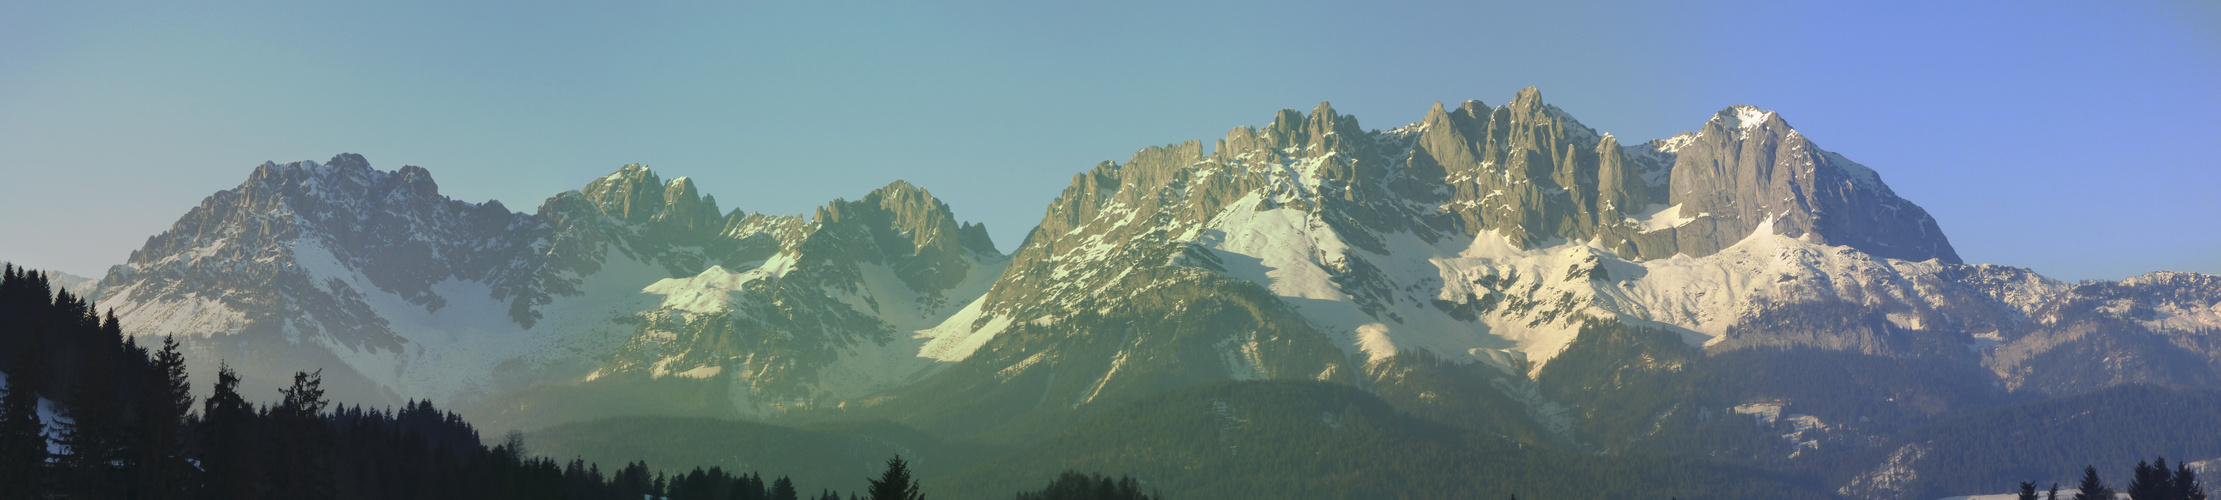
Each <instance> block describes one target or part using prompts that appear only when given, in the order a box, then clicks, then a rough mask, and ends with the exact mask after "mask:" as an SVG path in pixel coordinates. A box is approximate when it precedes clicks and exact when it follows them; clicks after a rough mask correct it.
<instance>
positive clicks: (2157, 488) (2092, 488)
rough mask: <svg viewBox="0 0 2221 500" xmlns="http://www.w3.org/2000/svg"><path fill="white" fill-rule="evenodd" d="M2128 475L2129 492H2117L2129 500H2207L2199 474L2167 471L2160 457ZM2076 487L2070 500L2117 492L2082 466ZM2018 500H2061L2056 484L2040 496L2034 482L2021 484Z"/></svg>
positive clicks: (2107, 499) (2109, 497) (2101, 499)
mask: <svg viewBox="0 0 2221 500" xmlns="http://www.w3.org/2000/svg"><path fill="white" fill-rule="evenodd" d="M2130 476H2131V478H2130V479H2129V483H2128V490H2127V491H2118V493H2127V494H2128V496H2129V498H2134V499H2136V500H2206V486H2205V483H2204V482H2203V481H2199V480H2198V472H2197V471H2195V470H2191V468H2190V464H2176V465H2175V468H2174V469H2173V470H2168V468H2167V457H2159V458H2157V459H2154V460H2152V461H2149V462H2146V461H2138V462H2136V470H2135V471H2133V472H2130ZM2075 488H2076V492H2075V494H2074V495H2072V496H2070V497H2069V498H2071V499H2072V500H2113V498H2114V494H2115V493H2116V492H2117V491H2116V490H2114V489H2113V486H2112V485H2108V484H2105V479H2104V478H2101V477H2098V468H2097V467H2096V466H2084V467H2083V468H2082V482H2081V484H2078V485H2076V486H2075ZM2017 497H2018V498H2019V500H2038V499H2042V500H2060V499H2059V484H2058V483H2053V484H2052V485H2051V488H2049V489H2046V490H2044V491H2043V492H2041V493H2039V492H2037V491H2036V483H2035V482H2033V481H2021V483H2020V493H2019V495H2018V496H2017Z"/></svg>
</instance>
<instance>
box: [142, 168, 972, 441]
mask: <svg viewBox="0 0 2221 500" xmlns="http://www.w3.org/2000/svg"><path fill="white" fill-rule="evenodd" d="M1002 260H1003V258H1002V256H1001V255H999V254H998V253H996V252H995V251H994V248H993V245H992V243H991V242H989V241H987V240H986V234H985V230H984V228H982V227H980V226H977V225H966V224H959V223H957V222H956V221H955V220H954V218H953V217H952V216H951V215H950V214H949V211H948V207H947V205H946V204H943V203H940V202H939V201H938V200H935V199H934V198H932V196H931V195H930V194H928V193H926V192H925V191H924V190H922V189H918V188H916V187H913V186H909V185H908V184H904V183H899V182H898V183H896V184H894V185H890V186H888V187H887V188H884V189H881V190H879V191H877V192H874V193H872V194H871V195H870V196H867V197H866V198H865V199H864V200H861V201H857V202H847V201H836V202H835V203H833V204H831V205H828V206H827V207H825V208H824V209H821V210H820V211H819V214H818V215H817V217H815V218H814V219H802V218H797V217H784V216H770V215H762V214H752V213H745V212H740V211H733V212H729V213H727V212H720V211H719V209H718V206H717V201H716V200H715V199H714V198H712V197H708V196H703V195H701V194H699V193H698V192H697V191H696V189H695V187H694V185H693V183H692V182H691V181H689V180H687V179H686V178H678V179H673V180H670V181H668V182H666V181H664V180H662V179H661V178H659V177H658V176H657V175H656V174H655V173H653V172H651V171H649V170H648V169H646V168H644V167H640V166H637V165H634V166H626V167H625V168H622V169H620V170H618V171H617V172H615V173H612V174H610V175H608V176H605V177H602V178H599V179H596V180H594V181H593V182H591V183H588V184H587V185H586V186H585V187H584V188H582V189H580V190H578V191H569V192H564V193H561V194H558V195H556V196H554V197H551V198H549V199H548V200H547V201H546V202H545V203H543V204H542V205H541V206H540V208H539V210H537V211H536V212H535V213H530V214H526V213H516V212H511V211H509V210H508V209H506V208H505V207H503V206H502V205H501V204H500V203H499V202H488V203H485V204H472V203H467V202H462V201H457V200H452V199H448V198H446V197H443V196H441V195H440V194H439V192H438V187H437V185H436V184H434V183H433V181H432V179H431V176H430V174H429V173H428V172H427V171H425V170H424V169H422V168H418V167H414V166H408V167H402V168H401V169H400V170H398V171H381V170H377V169H374V168H371V167H370V165H369V163H368V162H367V161H365V160H364V159H363V158H362V157H360V156H358V155H352V154H347V155H340V156H337V157H334V158H333V159H332V161H330V162H328V163H323V164H319V163H316V162H296V163H290V164H284V165H278V164H264V165H262V166H261V167H258V168H257V169H255V171H254V173H253V174H252V175H251V176H250V177H249V178H248V180H247V181H246V182H245V183H242V184H241V185H240V186H239V187H238V188H235V189H231V190H227V191H223V192H219V193H217V194H215V195H213V196H210V197H209V198H208V199H207V200H205V201H204V202H203V203H202V204H201V206H199V207H196V208H194V209H193V210H192V211H190V212H189V213H187V214H186V216H185V217H184V218H182V219H181V220H180V221H179V222H178V223H177V224H176V225H175V226H173V227H172V228H171V230H170V231H167V232H165V233H163V234H161V235H157V236H155V237H153V238H150V239H149V240H148V243H147V245H146V247H145V248H143V249H141V250H139V251H137V252H134V253H133V254H132V257H131V260H130V261H129V262H128V263H126V264H124V265H121V266H116V267H115V268H114V269H112V270H110V272H109V273H108V276H107V277H106V278H104V279H103V280H102V282H101V285H100V289H101V290H102V291H103V292H102V295H101V300H100V305H101V307H103V308H112V309H113V310H114V311H116V313H117V314H118V315H119V316H120V317H121V318H122V319H123V321H124V323H125V324H126V325H127V328H129V329H130V330H131V331H133V332H134V333H136V334H139V335H149V336H156V335H173V334H174V335H178V336H180V337H181V338H185V339H187V345H188V352H189V353H190V354H191V355H192V357H193V358H196V359H193V360H192V361H193V363H192V366H193V367H195V368H196V369H201V370H208V371H212V370H213V368H214V367H215V366H217V364H218V363H219V362H228V363H230V364H231V365H233V366H235V367H237V368H239V369H240V370H241V371H242V373H243V374H244V375H245V376H246V379H247V381H248V382H249V383H250V384H254V383H266V384H274V383H276V382H277V381H280V380H282V377H283V376H284V375H287V374H289V373H290V372H291V371H294V370H309V369H318V368H324V369H326V370H327V372H326V380H328V381H331V382H328V384H330V385H332V386H334V394H335V397H338V398H340V399H345V400H353V401H363V402H378V401H388V402H391V401H395V400H397V399H399V398H435V399H442V400H445V399H449V398H470V397H476V396H485V395H489V394H494V393H498V392H501V391H503V390H505V389H508V388H513V387H519V386H528V385H536V384H547V383H560V382H563V381H573V380H578V379H581V378H586V377H599V376H605V375H615V374H630V373H638V374H641V375H643V376H649V377H654V376H670V375H673V374H687V373H692V374H697V375H700V374H705V373H707V374H714V373H716V372H718V371H719V370H722V369H723V368H724V367H725V366H727V365H732V366H733V367H734V368H735V370H734V371H736V372H748V373H752V374H754V378H753V379H752V380H753V383H754V384H755V385H756V386H760V387H759V388H761V389H762V390H766V391H770V392H771V393H773V394H776V397H774V399H782V400H783V399H790V398H794V397H807V396H808V395H809V394H811V392H810V391H809V390H805V389H800V388H798V387H816V382H815V380H816V379H817V378H818V373H819V371H821V369H823V368H824V367H825V366H827V364H828V363H832V362H834V361H835V360H836V358H837V356H833V355H831V354H828V353H829V352H831V351H833V350H838V349H842V348H847V347H853V346H855V345H859V344H874V343H886V342H896V341H902V340H907V339H908V338H909V336H908V335H897V334H895V333H893V332H894V330H895V328H896V327H894V326H889V323H887V322H890V321H892V322H897V323H900V324H901V325H903V326H904V327H908V325H910V324H912V323H917V322H921V321H925V320H924V319H920V318H921V317H922V318H931V317H932V316H933V315H935V314H942V313H943V311H945V310H950V309H953V307H951V306H948V304H950V303H956V304H961V303H964V302H966V301H968V300H969V299H970V298H971V297H970V296H967V295H965V293H966V292H964V291H962V290H957V289H958V288H960V287H962V286H964V285H965V284H966V280H967V279H968V277H970V276H973V275H993V274H994V273H995V272H996V271H998V270H999V269H1000V266H1001V262H1002ZM972 281H979V280H977V279H973V280H972ZM972 286H973V288H980V287H979V286H978V285H972ZM795 290H806V293H791V292H792V291H795ZM782 291H787V292H790V293H791V294H792V295H794V296H795V298H794V299H791V300H784V301H781V300H776V299H770V298H767V297H771V296H774V295H777V294H778V293H780V292H782ZM834 292H840V293H837V294H836V293H834ZM969 293H970V294H971V295H976V294H977V292H969ZM952 294H953V295H952ZM795 317H807V319H804V320H801V321H796V320H795ZM780 318H784V319H780ZM782 321H783V323H782ZM750 322H757V323H764V322H768V324H776V325H779V326H780V327H782V328H784V329H783V330H778V331H770V330H769V329H768V328H764V327H760V326H758V325H756V323H750ZM728 324H738V325H749V326H727V325H728ZM904 333H907V331H906V330H905V331H904ZM682 334H683V335H682ZM873 348H877V346H876V344H874V345H873ZM910 349H911V350H912V352H915V347H914V346H912V347H911V348H910ZM742 351H746V352H756V351H773V352H781V353H783V354H785V353H793V354H792V355H784V356H780V358H781V359H780V361H778V362H776V363H770V364H775V365H777V366H778V368H776V369H767V368H762V367H760V366H758V365H761V364H764V363H763V362H757V364H750V363H751V362H750V361H749V357H748V356H745V355H736V354H734V353H736V352H742ZM680 365H684V366H680ZM921 367H922V366H921ZM757 372H762V373H757ZM196 375H198V374H196ZM874 383H882V381H879V380H877V379H869V380H864V381H859V382H856V384H860V385H861V386H863V387H869V386H871V384H874ZM859 390H860V389H859ZM744 392H745V391H744Z"/></svg>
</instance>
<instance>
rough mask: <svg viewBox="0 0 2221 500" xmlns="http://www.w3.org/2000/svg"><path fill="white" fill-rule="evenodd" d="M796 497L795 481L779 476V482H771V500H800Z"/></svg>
mask: <svg viewBox="0 0 2221 500" xmlns="http://www.w3.org/2000/svg"><path fill="white" fill-rule="evenodd" d="M795 495H796V493H795V491H794V481H793V480H790V479H787V477H786V476H779V479H778V480H776V481H772V482H771V495H770V498H771V500H799V499H797V498H795Z"/></svg>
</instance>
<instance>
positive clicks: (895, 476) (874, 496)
mask: <svg viewBox="0 0 2221 500" xmlns="http://www.w3.org/2000/svg"><path fill="white" fill-rule="evenodd" d="M865 491H866V493H867V494H869V495H871V500H925V494H924V493H921V492H919V491H918V481H917V480H916V479H911V478H910V463H909V462H904V461H903V460H902V456H901V455H896V456H895V457H894V458H889V459H887V471H886V472H884V473H881V474H880V475H879V479H873V480H871V487H870V488H868V489H866V490H865Z"/></svg>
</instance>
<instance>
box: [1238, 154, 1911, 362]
mask: <svg viewBox="0 0 2221 500" xmlns="http://www.w3.org/2000/svg"><path fill="white" fill-rule="evenodd" d="M1260 201H1261V200H1260V199H1258V198H1257V195H1255V194H1253V195H1252V197H1251V198H1246V199H1244V200H1243V201H1241V202H1236V203H1233V204H1230V205H1228V207H1227V208H1226V209H1225V211H1224V212H1223V213H1221V214H1220V215H1219V216H1218V217H1216V218H1214V219H1213V220H1212V221H1211V222H1210V223H1209V224H1208V225H1207V226H1206V227H1208V228H1209V229H1207V230H1205V231H1202V232H1201V233H1200V235H1199V236H1198V237H1197V238H1196V239H1195V240H1194V243H1196V244H1199V245H1202V246H1204V247H1206V248H1210V249H1212V250H1213V251H1214V252H1216V253H1217V254H1218V257H1219V259H1218V260H1219V261H1221V262H1222V263H1223V266H1224V267H1225V269H1226V274H1228V275H1230V276H1233V277H1237V278H1242V279H1245V280H1249V281H1251V282H1254V283H1257V284H1259V285H1263V286H1265V287H1266V288H1267V289H1269V290H1271V291H1272V292H1273V293H1274V294H1276V295H1279V296H1281V297H1282V298H1283V299H1284V300H1286V301H1287V302H1288V303H1289V304H1291V305H1294V306H1295V308H1296V309H1297V310H1298V311H1299V312H1301V313H1302V314H1303V316H1304V317H1305V318H1307V319H1308V320H1310V322H1311V323H1312V324H1313V326H1314V327H1316V328H1318V329H1319V330H1320V331H1321V332H1322V333H1325V334H1327V335H1328V336H1330V337H1331V338H1334V339H1336V340H1337V341H1338V342H1340V343H1341V344H1342V345H1343V346H1344V349H1345V350H1346V351H1347V352H1349V353H1350V354H1352V355H1353V356H1362V358H1361V359H1367V360H1378V359H1382V358H1383V357H1386V356H1392V355H1394V353H1395V352H1398V351H1400V350H1409V349H1423V350H1428V351H1432V352H1434V353H1436V354H1438V355H1441V356H1443V357H1444V358H1446V359H1453V360H1468V361H1478V362H1487V363H1490V364H1492V365H1498V366H1500V367H1509V366H1511V365H1513V364H1514V363H1518V361H1515V358H1516V357H1523V358H1524V359H1525V360H1526V361H1531V362H1532V363H1531V364H1528V365H1527V366H1528V367H1530V368H1531V369H1534V370H1539V369H1540V367H1541V366H1542V365H1544V364H1547V362H1548V361H1549V360H1550V359H1551V358H1553V357H1555V356H1556V355H1557V354H1558V353H1559V352H1560V351H1562V350H1563V349H1564V348H1565V347H1566V346H1567V345H1569V344H1571V342H1572V341H1573V339H1574V337H1575V336H1577V335H1578V334H1579V330H1580V327H1581V325H1582V322H1583V320H1584V319H1586V318H1617V319H1619V320H1621V321H1623V322H1630V323H1634V324H1641V325H1650V326H1655V327H1665V328H1668V329H1670V330H1674V331H1677V332H1679V333H1680V334H1681V335H1682V338H1683V340H1684V341H1687V342H1689V343H1691V344H1695V345H1703V344H1709V343H1712V342H1716V341H1718V340H1720V339H1721V338H1722V337H1721V335H1723V334H1725V333H1726V331H1727V328H1728V327H1729V326H1731V325H1734V324H1736V323H1738V322H1739V321H1741V320H1743V319H1744V318H1746V317H1748V316H1749V315H1750V314H1752V313H1754V312H1756V311H1757V308H1758V307H1762V306H1764V305H1766V304H1778V303H1802V302H1809V301H1817V300H1843V301H1848V302H1851V303H1855V304H1863V305H1869V306H1886V305H1888V304H1924V303H1925V302H1924V301H1933V300H1945V299H1942V298H1939V297H1936V296H1933V294H1930V293H1927V292H1926V291H1923V290H1919V289H1917V288H1916V285H1915V284H1914V283H1915V282H1917V281H1918V280H1915V279H1913V278H1914V277H1917V276H1922V275H1931V274H1934V273H1936V272H1938V271H1941V270H1942V269H1943V265H1942V264H1938V263H1929V262H1909V261H1898V260H1890V259H1884V258H1878V257H1873V256H1871V255H1868V254H1866V253H1863V252H1859V251H1856V250H1853V249H1850V248H1848V247H1840V246H1828V245H1820V244H1815V243H1812V242H1810V241H1807V240H1804V239H1799V238H1789V237H1784V236H1780V235H1777V234H1774V229H1773V224H1772V221H1771V220H1769V221H1766V222H1763V223H1761V224H1760V225H1759V227H1757V228H1756V229H1754V230H1753V231H1752V234H1751V235H1750V236H1748V237H1746V238H1745V239H1744V240H1743V241H1741V242H1738V243H1737V244H1735V245H1733V246H1730V247H1729V248H1726V249H1723V250H1721V251H1720V252H1718V253H1715V254H1712V255H1708V256H1705V257H1689V256H1686V255H1682V256H1676V257H1672V258H1667V259H1657V260H1651V261H1645V262H1632V261H1628V260H1626V259H1622V258H1620V257H1618V256H1617V255H1615V254H1613V253H1611V252H1610V251H1608V250H1605V249H1603V248H1601V242H1595V241H1591V242H1560V243H1558V244H1557V245H1554V246H1548V247H1543V248H1533V249H1520V248H1517V247H1515V246H1513V245H1511V244H1510V243H1509V242H1507V241H1506V240H1505V239H1504V238H1502V237H1499V236H1496V235H1494V234H1484V235H1482V236H1481V237H1478V238H1456V237H1453V238H1448V239H1443V240H1440V241H1438V242H1435V243H1427V242H1425V241H1423V240H1421V239H1420V238H1418V237H1416V236H1413V235H1411V234H1385V235H1376V236H1378V237H1379V238H1380V239H1381V240H1382V242H1383V243H1384V244H1385V246H1386V247H1387V251H1386V252H1385V253H1383V254H1375V253H1373V252H1370V251H1365V250H1358V249H1353V248H1351V247H1349V246H1347V245H1346V244H1344V243H1342V240H1341V236H1340V235H1338V234H1336V233H1335V232H1334V231H1333V230H1332V229H1331V228H1329V227H1327V226H1326V225H1325V224H1323V223H1319V222H1317V221H1316V219H1315V218H1313V217H1311V216H1310V215H1309V214H1306V213H1304V212H1302V211H1300V210H1295V209H1290V208H1285V207H1282V208H1274V209H1270V210H1258V208H1259V207H1260V205H1258V202H1260ZM1675 212H1676V210H1674V207H1656V206H1654V207H1652V211H1651V212H1650V213H1647V214H1645V218H1644V219H1643V220H1640V221H1637V222H1638V223H1642V224H1645V226H1646V227H1652V226H1663V227H1671V226H1673V225H1678V224H1683V223H1686V222H1687V220H1686V219H1680V218H1678V217H1672V216H1670V215H1669V214H1673V213H1675ZM1351 259H1362V260H1363V261H1364V263H1365V264H1369V267H1370V269H1372V270H1374V271H1377V275H1375V276H1369V277H1367V279H1377V280H1379V281H1384V282H1386V283H1385V285H1386V286H1384V287H1376V288H1375V290H1379V289H1386V290H1394V291H1393V292H1390V295H1389V296H1386V297H1357V296H1353V294H1355V293H1376V292H1366V291H1356V290H1343V289H1342V288H1341V285H1339V284H1338V283H1337V281H1336V280H1337V278H1336V277H1337V276H1340V275H1343V274H1345V273H1349V272H1356V271H1353V270H1352V268H1350V267H1349V266H1350V262H1351ZM1589 268H1598V269H1601V273H1595V274H1597V275H1596V277H1594V278H1592V277H1590V274H1591V273H1589V272H1587V271H1583V270H1585V269H1589ZM1576 271H1581V273H1578V274H1577V273H1576ZM1361 281H1363V280H1361ZM1492 294H1493V298H1491V297H1492ZM1488 300H1497V301H1500V302H1497V303H1496V305H1495V308H1494V309H1493V310H1490V311H1484V312H1482V313H1481V314H1480V315H1479V316H1478V317H1475V318H1470V319H1459V318H1457V317H1453V316H1452V315H1451V314H1449V313H1448V312H1445V311H1444V310H1442V308H1441V307H1439V306H1437V305H1436V304H1435V301H1446V302H1447V303H1451V304H1458V303H1472V302H1474V301H1488ZM1515 300H1516V301H1524V302H1525V305H1523V306H1521V308H1518V309H1516V310H1515V309H1514V308H1512V307H1510V306H1509V304H1510V303H1511V302H1512V301H1515ZM1361 304H1369V307H1372V308H1373V310H1372V311H1371V312H1367V310H1366V308H1367V307H1368V306H1364V305H1361ZM1891 319H1892V320H1893V321H1895V322H1897V323H1898V324H1899V325H1900V326H1904V327H1908V328H1918V327H1921V326H1924V324H1925V323H1924V318H1922V317H1920V316H1918V315H1915V314H1910V313H1901V314H1898V315H1896V316H1893V317H1892V318H1891ZM1514 353H1516V354H1517V355H1518V356H1516V357H1515V356H1513V355H1512V354H1514Z"/></svg>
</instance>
